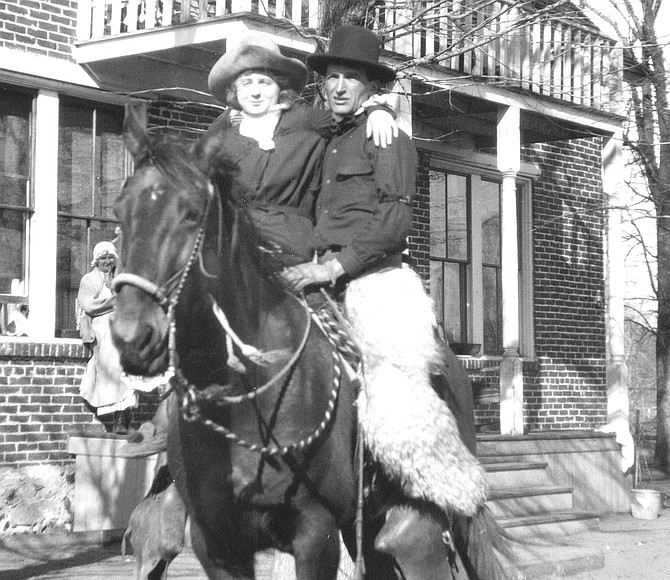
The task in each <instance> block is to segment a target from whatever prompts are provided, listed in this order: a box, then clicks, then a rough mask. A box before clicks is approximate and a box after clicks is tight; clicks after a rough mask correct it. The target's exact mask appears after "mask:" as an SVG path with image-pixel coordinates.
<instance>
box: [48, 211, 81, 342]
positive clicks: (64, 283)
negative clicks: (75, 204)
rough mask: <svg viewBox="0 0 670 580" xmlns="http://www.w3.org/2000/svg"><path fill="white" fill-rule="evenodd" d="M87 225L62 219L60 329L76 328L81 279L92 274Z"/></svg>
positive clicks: (58, 291)
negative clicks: (88, 261)
mask: <svg viewBox="0 0 670 580" xmlns="http://www.w3.org/2000/svg"><path fill="white" fill-rule="evenodd" d="M86 252H87V235H86V222H85V221H84V220H78V219H72V218H63V217H59V218H58V257H57V265H56V267H57V269H56V328H58V329H63V328H69V329H74V328H75V299H76V298H77V291H78V290H79V281H80V280H81V277H82V276H83V275H84V274H85V273H86V272H88V267H87V266H88V264H87V257H88V256H87V253H86Z"/></svg>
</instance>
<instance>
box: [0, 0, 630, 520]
mask: <svg viewBox="0 0 670 580" xmlns="http://www.w3.org/2000/svg"><path fill="white" fill-rule="evenodd" d="M319 6H320V3H319V2H318V0H291V1H287V0H274V1H272V2H269V3H266V2H260V1H258V2H257V1H255V0H254V1H252V0H232V1H230V0H228V1H226V0H197V1H196V0H189V1H188V2H186V1H185V0H101V1H94V0H79V1H78V2H75V1H73V0H21V2H20V3H19V2H18V0H10V1H8V2H5V3H3V4H2V5H0V151H1V152H2V155H0V180H1V183H2V188H1V189H0V191H1V193H0V304H1V305H2V315H3V317H4V318H3V327H2V329H3V330H5V332H6V331H7V328H8V326H9V324H10V323H11V320H10V319H11V315H12V313H13V312H14V311H15V310H16V305H18V304H29V306H30V321H31V325H32V329H31V337H30V338H14V337H9V336H3V337H0V418H1V419H2V420H3V424H4V425H5V429H4V431H3V433H2V434H0V438H1V439H0V464H21V463H30V462H34V461H52V462H66V461H69V460H70V458H69V455H68V454H67V452H66V449H65V443H64V441H65V437H66V435H67V433H68V432H71V431H72V429H74V428H76V429H79V430H81V429H92V430H95V429H96V428H97V427H96V422H95V420H94V419H92V418H91V416H90V414H89V413H88V412H87V410H86V409H84V408H83V407H82V406H81V404H80V402H79V400H78V398H77V388H76V384H77V380H78V377H79V376H80V375H81V372H82V369H83V363H84V361H85V358H86V353H85V352H84V351H83V347H82V346H81V345H80V344H79V341H78V340H77V339H76V334H74V329H75V320H74V313H75V309H74V297H75V295H76V290H77V285H78V283H79V279H80V277H81V276H82V274H84V273H85V272H86V271H87V268H88V263H89V261H90V253H91V248H92V246H93V245H94V244H95V243H96V242H98V241H100V240H103V239H111V238H113V237H114V230H115V226H116V220H115V217H114V214H113V211H112V205H113V202H114V198H115V196H116V194H117V193H118V191H119V189H120V187H121V184H122V183H123V180H124V178H125V177H126V175H127V174H128V171H129V165H130V160H129V158H128V155H127V154H126V153H125V151H124V148H123V143H122V138H121V124H122V120H123V115H124V107H127V106H131V107H134V108H135V109H136V110H137V111H138V112H139V113H140V115H141V116H142V118H143V119H145V120H146V122H147V124H148V126H149V127H150V128H151V129H152V130H153V131H176V132H179V133H182V134H184V135H185V136H187V137H190V138H195V137H197V136H198V134H199V133H200V132H202V131H203V130H204V129H206V128H207V126H208V125H209V124H210V123H211V121H212V120H213V119H214V118H216V116H217V115H218V114H220V112H221V108H220V107H219V106H218V105H217V104H216V103H215V102H213V100H212V99H211V97H210V96H209V95H208V93H207V74H208V72H209V70H210V68H211V66H212V65H213V63H214V62H215V61H216V60H217V59H218V58H219V56H220V55H221V54H223V53H224V52H225V51H226V50H227V49H228V48H229V47H230V46H234V45H235V43H236V42H237V41H238V40H239V39H240V38H241V37H242V36H243V35H244V34H245V33H246V32H247V31H249V30H259V31H263V32H267V33H269V34H272V35H273V37H274V38H275V40H276V42H277V43H278V44H279V45H280V47H281V48H282V50H283V51H285V53H286V54H287V55H290V56H294V57H297V58H302V59H304V58H305V56H306V55H307V54H309V53H311V52H313V51H314V50H315V48H316V46H317V41H316V39H315V31H316V29H317V28H318V26H319V14H320V13H319V10H320V8H319ZM403 6H404V7H402V8H401V7H396V6H395V5H394V3H393V2H381V1H380V2H377V3H375V4H374V7H373V8H372V9H371V10H372V12H370V13H369V14H368V19H367V24H368V25H369V26H371V27H373V28H374V29H375V30H377V31H379V32H380V34H382V35H383V40H384V49H385V50H384V54H383V58H384V60H385V61H386V62H388V63H389V64H391V65H395V66H397V68H398V69H399V70H400V71H401V73H400V80H399V81H398V83H397V85H396V86H395V87H394V93H395V94H397V95H398V98H397V102H398V110H399V118H400V120H401V122H402V124H403V127H404V128H406V129H407V130H408V131H409V132H411V134H412V135H413V137H414V140H415V143H416V146H417V148H418V150H419V153H420V169H419V173H418V175H417V187H418V192H419V194H418V198H417V203H416V205H415V208H414V228H413V232H412V235H411V237H410V250H409V259H410V261H411V263H412V264H413V266H414V267H415V268H416V269H417V270H418V271H419V272H420V273H421V275H422V276H423V278H424V280H425V281H426V284H427V286H428V287H429V288H430V292H431V295H432V296H433V298H434V301H435V304H436V310H437V316H438V320H439V323H440V325H441V327H442V330H443V332H444V334H445V337H446V338H447V339H448V340H449V342H450V343H451V344H453V345H454V349H455V350H457V352H459V353H462V356H461V359H462V361H463V363H464V364H465V366H466V368H467V369H468V371H469V373H470V375H471V377H472V378H473V381H474V385H475V395H476V401H477V421H478V423H479V424H480V426H481V428H482V430H483V431H485V432H486V433H487V435H484V436H482V438H481V441H482V445H481V448H482V449H483V451H482V454H483V456H489V457H490V458H492V457H493V456H498V455H500V453H501V452H500V448H499V447H496V445H498V443H496V442H497V441H500V440H504V437H503V438H502V439H501V435H502V436H505V437H507V441H513V440H518V441H523V442H524V444H529V443H528V442H529V441H531V440H532V441H542V442H544V443H542V445H544V444H545V443H546V441H547V440H549V439H551V438H552V437H550V436H549V434H556V433H559V436H558V437H556V439H557V440H560V441H566V440H568V439H570V440H576V441H579V443H578V444H576V447H574V449H578V450H581V451H580V452H583V453H586V451H587V450H588V451H589V452H590V451H593V450H601V451H602V453H603V455H602V456H603V457H606V459H605V460H604V461H605V463H606V465H605V464H603V466H602V469H603V470H607V473H610V474H615V473H616V472H617V470H618V467H619V466H618V465H617V466H616V468H613V467H612V462H613V459H612V457H620V454H619V448H618V446H617V444H615V443H613V439H612V437H605V436H598V435H594V434H593V430H594V429H596V428H600V427H603V426H605V425H606V430H614V431H617V432H618V433H619V435H620V436H621V435H622V434H623V435H625V434H626V433H627V432H628V394H627V383H626V368H625V364H624V352H623V287H624V284H623V281H622V272H621V267H620V266H621V263H622V253H621V249H620V246H621V236H620V228H621V223H620V215H619V212H618V210H616V209H614V208H616V205H617V204H616V199H617V186H618V181H619V175H620V171H621V166H622V160H621V126H622V117H621V116H620V115H619V111H618V109H617V107H618V96H619V92H620V90H621V53H620V51H618V50H617V47H616V46H615V43H614V42H613V41H612V40H611V39H609V38H607V37H605V36H603V35H602V34H601V33H600V32H599V31H598V30H597V29H596V28H595V27H594V26H593V25H592V24H591V23H590V22H589V21H588V20H587V19H586V18H585V17H584V16H583V15H582V14H581V13H580V12H579V10H577V9H576V8H575V7H574V6H571V5H565V6H563V7H561V8H560V9H552V8H551V7H550V6H549V5H548V4H547V3H546V2H542V1H540V0H538V2H537V6H536V8H537V11H535V12H533V13H532V14H531V13H523V12H521V9H519V8H517V7H515V6H514V4H513V3H510V2H507V1H505V0H501V1H500V2H495V3H485V4H484V5H483V7H482V8H478V4H477V3H476V2H471V1H470V0H465V1H464V2H456V1H454V2H446V3H441V4H439V5H437V4H436V5H435V7H426V6H425V5H424V4H420V3H417V5H416V6H415V7H413V8H412V7H411V6H410V7H408V5H407V4H406V3H405V4H403ZM420 6H423V8H420ZM538 15H540V16H538ZM407 22H414V23H415V28H414V29H412V30H410V31H408V30H407V27H406V23H407ZM441 52H446V54H448V55H449V58H446V59H443V60H436V59H435V58H433V55H435V54H439V53H441ZM3 390H4V391H5V392H6V393H7V395H6V396H2V392H1V391H3ZM146 415H147V416H149V415H150V411H146ZM73 426H74V427H73ZM538 433H539V435H538ZM533 437H535V438H534V439H533ZM487 438H488V441H489V442H488V443H487ZM571 438H572V439H571ZM494 439H495V441H496V442H493V440H494ZM622 440H623V439H622ZM531 447H532V445H531ZM487 450H488V451H487ZM599 452H600V451H599ZM533 453H534V452H533ZM533 453H531V452H530V451H528V450H526V451H524V452H509V453H508V455H510V456H511V457H516V458H517V459H518V458H519V457H521V456H524V457H526V456H531V455H533ZM537 453H539V452H537ZM617 461H618V459H617ZM587 463H588V462H587ZM565 465H567V464H565V463H564V466H565ZM571 465H572V464H571ZM566 469H567V468H566ZM570 469H573V468H572V467H571V468H570ZM612 477H615V475H612ZM616 502H619V503H616ZM615 503H616V505H614V504H613V503H611V502H610V503H609V504H605V503H604V504H603V505H604V506H605V507H608V508H610V509H619V508H620V507H621V503H620V499H617V500H616V501H615Z"/></svg>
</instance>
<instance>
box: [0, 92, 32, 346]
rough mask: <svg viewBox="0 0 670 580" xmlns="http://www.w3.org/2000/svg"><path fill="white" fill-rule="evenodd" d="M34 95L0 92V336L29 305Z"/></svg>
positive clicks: (11, 330)
mask: <svg viewBox="0 0 670 580" xmlns="http://www.w3.org/2000/svg"><path fill="white" fill-rule="evenodd" d="M32 103H33V99H32V96H31V95H29V94H26V93H21V92H17V91H11V90H7V89H0V334H11V333H12V332H13V318H14V315H15V314H16V312H17V309H18V307H19V305H20V304H21V303H27V300H28V299H27V296H26V295H27V283H26V273H27V271H28V263H27V262H28V252H27V246H28V230H29V220H30V216H31V214H32V207H31V191H30V168H31V117H32Z"/></svg>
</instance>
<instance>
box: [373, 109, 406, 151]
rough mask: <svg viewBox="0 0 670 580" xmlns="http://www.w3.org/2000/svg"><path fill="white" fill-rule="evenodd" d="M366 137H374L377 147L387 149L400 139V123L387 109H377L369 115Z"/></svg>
mask: <svg viewBox="0 0 670 580" xmlns="http://www.w3.org/2000/svg"><path fill="white" fill-rule="evenodd" d="M366 135H367V138H368V139H369V138H370V137H372V140H373V142H374V144H375V146H376V147H381V148H382V149H386V147H388V146H389V145H390V144H391V143H392V142H393V139H394V138H395V139H397V138H398V123H396V120H395V119H394V118H393V115H392V114H391V113H390V111H388V110H387V109H375V110H374V111H371V112H370V113H369V114H368V122H367V125H366Z"/></svg>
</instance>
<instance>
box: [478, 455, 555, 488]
mask: <svg viewBox="0 0 670 580" xmlns="http://www.w3.org/2000/svg"><path fill="white" fill-rule="evenodd" d="M482 466H483V467H484V470H485V471H486V475H487V479H488V482H489V487H490V488H491V489H516V488H519V487H540V486H543V485H549V484H550V482H549V480H548V478H547V474H546V469H547V464H546V462H544V461H515V462H504V463H497V462H496V463H482Z"/></svg>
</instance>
